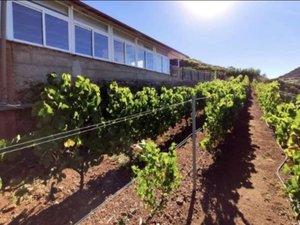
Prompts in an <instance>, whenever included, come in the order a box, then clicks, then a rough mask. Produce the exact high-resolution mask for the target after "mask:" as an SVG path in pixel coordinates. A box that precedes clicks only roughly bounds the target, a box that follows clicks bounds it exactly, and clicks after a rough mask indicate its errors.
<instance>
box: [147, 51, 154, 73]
mask: <svg viewBox="0 0 300 225" xmlns="http://www.w3.org/2000/svg"><path fill="white" fill-rule="evenodd" d="M146 68H147V69H149V70H153V53H152V52H146Z"/></svg>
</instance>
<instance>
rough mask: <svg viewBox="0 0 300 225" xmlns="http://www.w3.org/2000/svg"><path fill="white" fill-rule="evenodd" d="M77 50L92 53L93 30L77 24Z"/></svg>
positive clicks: (86, 53)
mask: <svg viewBox="0 0 300 225" xmlns="http://www.w3.org/2000/svg"><path fill="white" fill-rule="evenodd" d="M75 51H76V53H80V54H84V55H92V31H90V30H87V29H84V28H81V27H78V26H75Z"/></svg>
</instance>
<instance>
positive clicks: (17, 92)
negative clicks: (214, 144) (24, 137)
mask: <svg viewBox="0 0 300 225" xmlns="http://www.w3.org/2000/svg"><path fill="white" fill-rule="evenodd" d="M7 49H8V54H9V55H10V62H8V68H9V70H10V72H9V76H10V77H11V78H12V81H13V82H12V83H11V85H10V87H9V88H10V90H11V91H12V93H11V95H13V96H12V98H11V99H12V100H13V101H15V102H23V103H24V101H25V103H26V100H24V99H23V95H24V91H25V92H26V90H28V89H30V88H32V86H33V85H35V84H39V83H44V82H45V81H46V74H47V73H50V72H57V73H63V72H66V73H72V75H74V76H76V75H79V74H82V75H85V76H87V77H89V78H91V79H92V80H93V81H94V82H98V83H101V82H110V81H121V82H132V83H137V84H145V85H147V84H148V85H155V86H161V85H172V86H174V85H192V84H194V83H196V79H194V78H192V77H190V78H187V77H185V78H184V79H183V77H182V76H172V75H168V74H163V73H157V72H154V71H149V70H145V69H141V68H136V67H132V66H127V65H122V64H116V63H113V62H106V61H102V60H96V59H92V58H87V57H82V56H78V55H72V54H69V53H64V52H60V51H56V50H52V49H47V48H43V47H36V46H32V45H27V44H21V43H16V42H11V41H8V43H7Z"/></svg>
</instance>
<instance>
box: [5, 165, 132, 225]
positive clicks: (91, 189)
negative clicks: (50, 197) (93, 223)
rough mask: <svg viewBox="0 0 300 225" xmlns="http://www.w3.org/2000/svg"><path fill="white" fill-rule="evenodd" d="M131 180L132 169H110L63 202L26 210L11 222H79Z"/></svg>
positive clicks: (50, 224)
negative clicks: (43, 207)
mask: <svg viewBox="0 0 300 225" xmlns="http://www.w3.org/2000/svg"><path fill="white" fill-rule="evenodd" d="M129 181H130V171H129V170H127V169H124V168H120V169H118V170H111V171H108V172H107V173H106V174H105V175H104V176H101V177H98V178H97V179H95V180H91V181H89V182H88V183H87V184H86V185H85V186H86V188H85V189H83V190H82V191H80V190H79V191H77V192H76V193H74V194H72V195H70V196H69V197H67V198H66V199H64V201H62V202H61V203H59V204H56V205H52V206H50V207H49V208H46V209H45V210H43V211H41V212H39V213H38V214H35V215H31V213H32V211H33V210H34V209H32V210H30V211H25V210H24V211H23V212H22V213H21V214H19V215H18V216H17V217H16V218H15V219H14V220H13V221H12V222H11V223H9V224H10V225H17V224H43V225H48V224H49V225H54V224H56V225H60V224H61V225H64V224H71V223H70V222H69V221H72V222H73V223H74V222H77V221H78V220H80V219H81V218H82V217H83V216H85V215H86V214H87V213H88V212H90V211H91V210H92V209H94V208H95V207H97V206H98V205H99V204H101V203H102V202H104V200H105V199H106V197H107V196H109V195H111V194H113V193H115V192H116V191H118V190H119V189H120V188H122V187H123V186H124V185H126V184H127V183H128V182H129Z"/></svg>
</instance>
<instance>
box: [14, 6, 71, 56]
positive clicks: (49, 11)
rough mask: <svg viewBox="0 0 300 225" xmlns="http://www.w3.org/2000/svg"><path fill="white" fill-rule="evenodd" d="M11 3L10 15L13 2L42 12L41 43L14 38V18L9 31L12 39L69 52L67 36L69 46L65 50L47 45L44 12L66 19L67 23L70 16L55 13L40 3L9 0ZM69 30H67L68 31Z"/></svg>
mask: <svg viewBox="0 0 300 225" xmlns="http://www.w3.org/2000/svg"><path fill="white" fill-rule="evenodd" d="M10 3H11V4H12V5H11V15H12V16H13V3H14V4H19V5H21V6H24V7H27V8H29V9H32V10H35V11H37V12H40V13H41V14H42V34H43V44H37V43H34V42H30V41H25V40H22V39H19V38H15V35H14V28H13V25H14V20H13V19H12V20H11V33H12V40H14V41H17V42H20V43H24V44H29V45H34V46H38V47H46V48H50V49H54V50H59V51H63V52H70V43H69V42H70V40H69V38H68V46H69V49H68V50H66V49H63V48H57V47H53V46H49V45H47V44H46V19H45V14H48V15H50V16H53V17H56V18H58V19H61V20H64V21H66V22H67V23H68V24H69V23H70V18H69V17H67V16H64V15H62V14H60V13H57V12H55V11H51V10H49V9H47V8H44V7H42V6H40V5H37V4H34V3H31V2H28V1H26V2H25V1H22V2H21V1H11V2H10ZM69 32H70V31H69V30H68V33H69Z"/></svg>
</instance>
